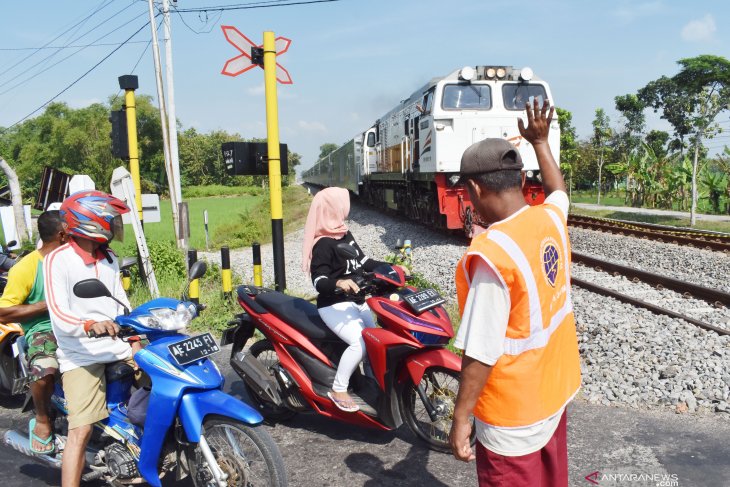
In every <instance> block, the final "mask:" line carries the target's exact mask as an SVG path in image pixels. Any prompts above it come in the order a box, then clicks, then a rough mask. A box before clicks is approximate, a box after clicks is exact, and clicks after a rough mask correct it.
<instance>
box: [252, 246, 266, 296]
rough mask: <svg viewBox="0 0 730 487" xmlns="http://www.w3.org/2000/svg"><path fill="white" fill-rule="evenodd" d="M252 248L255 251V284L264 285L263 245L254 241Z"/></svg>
mask: <svg viewBox="0 0 730 487" xmlns="http://www.w3.org/2000/svg"><path fill="white" fill-rule="evenodd" d="M251 250H252V252H253V285H254V286H258V287H261V286H263V285H264V280H263V278H262V276H261V245H260V244H259V243H258V242H254V243H253V245H252V246H251Z"/></svg>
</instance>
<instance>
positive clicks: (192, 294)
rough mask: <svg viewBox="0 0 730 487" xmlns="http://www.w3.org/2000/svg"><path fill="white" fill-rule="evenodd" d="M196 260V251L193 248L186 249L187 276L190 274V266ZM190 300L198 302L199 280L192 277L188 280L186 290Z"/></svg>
mask: <svg viewBox="0 0 730 487" xmlns="http://www.w3.org/2000/svg"><path fill="white" fill-rule="evenodd" d="M197 261H198V251H197V250H195V249H190V250H188V276H190V268H191V267H192V266H193V264H195V263H196V262H197ZM188 297H189V298H190V301H192V302H193V303H195V304H198V303H200V280H199V279H193V280H192V281H190V290H189V292H188Z"/></svg>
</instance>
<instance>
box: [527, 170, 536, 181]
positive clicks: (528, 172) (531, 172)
mask: <svg viewBox="0 0 730 487" xmlns="http://www.w3.org/2000/svg"><path fill="white" fill-rule="evenodd" d="M526 176H527V177H528V178H530V179H532V177H533V176H535V173H534V172H533V171H527V173H526Z"/></svg>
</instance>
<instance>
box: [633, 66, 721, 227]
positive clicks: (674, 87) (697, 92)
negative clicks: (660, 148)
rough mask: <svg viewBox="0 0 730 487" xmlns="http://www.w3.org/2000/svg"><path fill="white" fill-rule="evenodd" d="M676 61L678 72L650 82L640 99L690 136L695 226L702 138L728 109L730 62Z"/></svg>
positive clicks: (715, 128) (715, 127)
mask: <svg viewBox="0 0 730 487" xmlns="http://www.w3.org/2000/svg"><path fill="white" fill-rule="evenodd" d="M677 63H678V64H679V65H680V66H681V69H680V71H679V73H677V74H676V75H674V76H673V77H672V78H667V77H666V76H662V77H661V78H660V79H658V80H656V81H652V82H650V83H649V84H647V86H645V87H644V88H642V89H641V90H639V98H640V99H642V101H644V102H645V103H646V104H647V105H648V106H651V107H653V108H654V111H658V110H660V109H661V110H662V118H664V119H666V120H668V121H669V122H670V123H671V124H672V125H673V126H674V129H675V135H677V136H679V137H680V138H681V139H682V140H683V139H684V137H686V136H688V135H689V136H691V142H692V144H693V145H694V155H693V160H692V203H691V207H690V225H694V224H695V220H696V215H695V212H696V209H697V172H698V164H699V156H700V150H701V149H700V147H701V146H702V141H703V139H705V138H712V137H713V136H714V135H715V133H717V131H719V126H718V125H717V124H716V123H715V118H716V117H717V115H718V114H719V113H720V112H722V111H723V110H727V109H728V108H730V105H729V104H728V100H730V61H728V60H727V59H725V58H724V57H721V56H713V55H707V54H705V55H701V56H697V57H694V58H685V59H680V60H679V61H677Z"/></svg>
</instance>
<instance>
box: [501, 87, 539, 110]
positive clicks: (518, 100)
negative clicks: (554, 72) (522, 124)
mask: <svg viewBox="0 0 730 487" xmlns="http://www.w3.org/2000/svg"><path fill="white" fill-rule="evenodd" d="M502 98H504V107H505V108H506V109H507V110H524V109H525V103H527V102H528V101H532V100H533V99H535V98H537V101H538V102H539V103H540V106H542V104H543V101H544V100H545V98H547V94H546V93H545V87H544V86H542V85H528V84H526V83H507V84H504V85H502Z"/></svg>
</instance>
